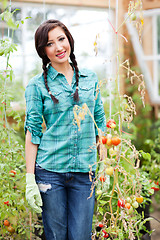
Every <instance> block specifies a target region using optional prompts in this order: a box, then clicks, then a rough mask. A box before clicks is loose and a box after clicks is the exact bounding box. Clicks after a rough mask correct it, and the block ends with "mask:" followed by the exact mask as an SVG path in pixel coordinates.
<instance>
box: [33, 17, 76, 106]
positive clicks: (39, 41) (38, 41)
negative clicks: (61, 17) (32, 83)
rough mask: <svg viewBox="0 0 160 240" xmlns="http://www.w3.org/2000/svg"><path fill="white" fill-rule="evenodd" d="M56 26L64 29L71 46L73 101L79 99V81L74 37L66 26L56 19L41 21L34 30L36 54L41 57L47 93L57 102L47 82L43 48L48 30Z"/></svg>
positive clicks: (46, 60)
mask: <svg viewBox="0 0 160 240" xmlns="http://www.w3.org/2000/svg"><path fill="white" fill-rule="evenodd" d="M56 27H61V28H62V30H63V31H64V33H65V35H66V36H67V38H68V41H69V44H70V47H71V53H70V60H71V61H72V64H73V67H74V68H75V72H76V91H75V93H74V95H73V97H74V100H75V101H79V95H78V83H79V69H78V66H77V61H76V58H75V55H74V39H73V37H72V35H71V33H70V32H69V30H68V29H67V27H66V26H65V25H64V24H63V23H62V22H60V21H58V20H52V19H51V20H47V21H45V22H44V23H42V24H41V25H40V26H39V27H38V29H37V30H36V32H35V47H36V50H37V53H38V55H39V56H40V58H42V63H43V65H42V68H43V74H44V81H45V86H46V88H47V90H48V93H49V94H50V96H51V98H52V100H53V102H54V103H58V99H57V98H55V96H53V95H52V93H51V91H50V89H49V87H48V83H47V64H48V63H49V62H50V60H49V58H48V57H47V55H46V53H45V50H44V48H45V47H46V45H47V43H48V32H49V31H51V30H52V29H54V28H56Z"/></svg>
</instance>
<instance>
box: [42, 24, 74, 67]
mask: <svg viewBox="0 0 160 240" xmlns="http://www.w3.org/2000/svg"><path fill="white" fill-rule="evenodd" d="M45 52H46V54H47V57H48V58H49V59H50V61H51V64H52V66H53V67H56V66H57V64H58V65H59V64H62V63H65V62H67V61H68V58H69V56H70V53H71V47H70V44H69V41H68V38H67V36H66V35H65V33H64V31H63V30H62V29H61V28H60V27H56V28H54V29H52V30H50V31H49V32H48V42H47V46H46V47H45Z"/></svg>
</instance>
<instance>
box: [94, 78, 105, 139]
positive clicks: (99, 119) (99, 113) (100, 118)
mask: <svg viewBox="0 0 160 240" xmlns="http://www.w3.org/2000/svg"><path fill="white" fill-rule="evenodd" d="M96 78H97V76H96ZM94 119H95V122H96V124H97V126H98V128H99V129H101V131H102V132H104V131H105V130H106V117H105V112H104V107H103V102H102V98H101V93H100V88H99V84H98V78H97V81H96V83H95V110H94ZM96 135H98V130H97V128H96Z"/></svg>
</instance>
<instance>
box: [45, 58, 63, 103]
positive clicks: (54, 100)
mask: <svg viewBox="0 0 160 240" xmlns="http://www.w3.org/2000/svg"><path fill="white" fill-rule="evenodd" d="M47 63H48V61H45V60H44V59H43V66H42V68H43V75H44V83H45V86H46V88H47V91H48V93H49V95H50V96H51V98H52V100H53V102H54V103H58V102H59V101H58V99H57V98H55V97H54V96H53V95H52V93H51V91H50V89H49V87H48V83H47Z"/></svg>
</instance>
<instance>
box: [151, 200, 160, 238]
mask: <svg viewBox="0 0 160 240" xmlns="http://www.w3.org/2000/svg"><path fill="white" fill-rule="evenodd" d="M152 205H153V208H154V212H153V213H150V216H151V217H152V216H153V217H154V218H156V219H158V220H159V221H160V205H158V204H157V203H156V201H155V200H154V198H153V199H152ZM150 223H151V229H152V230H153V229H155V231H154V232H153V233H152V235H151V240H160V222H158V221H156V220H155V219H152V220H151V222H150Z"/></svg>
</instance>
